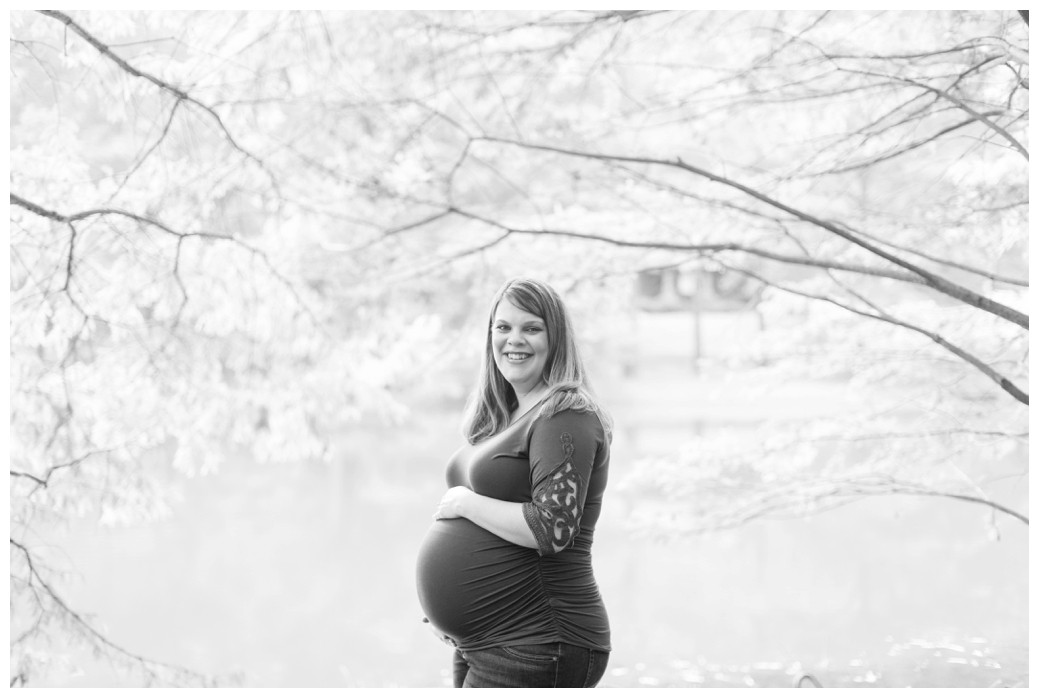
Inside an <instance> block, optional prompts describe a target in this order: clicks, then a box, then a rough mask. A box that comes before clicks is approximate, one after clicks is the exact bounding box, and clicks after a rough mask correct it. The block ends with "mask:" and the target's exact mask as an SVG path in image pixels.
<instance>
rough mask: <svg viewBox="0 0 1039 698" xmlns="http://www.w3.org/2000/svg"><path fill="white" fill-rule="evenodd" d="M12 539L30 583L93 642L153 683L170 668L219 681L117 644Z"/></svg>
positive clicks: (182, 676) (194, 679)
mask: <svg viewBox="0 0 1039 698" xmlns="http://www.w3.org/2000/svg"><path fill="white" fill-rule="evenodd" d="M10 541H11V547H13V548H14V549H15V550H17V551H19V552H20V553H21V554H22V557H23V559H24V560H25V563H26V566H27V567H28V570H29V578H28V580H27V584H28V586H29V587H36V586H39V587H40V588H41V589H42V590H43V591H44V593H45V594H46V596H47V598H48V599H49V600H50V601H51V602H52V603H53V604H54V605H55V606H56V607H57V608H58V610H59V611H60V612H61V614H62V615H63V616H64V617H65V618H67V619H69V620H71V621H72V623H73V625H74V626H75V627H76V628H78V630H79V631H80V632H81V633H83V634H84V635H85V636H86V637H88V638H89V639H90V640H91V641H93V642H95V643H97V644H98V645H101V646H103V647H105V648H107V649H109V650H112V651H113V652H115V653H116V654H117V655H118V656H120V657H123V658H124V659H126V660H129V661H130V662H131V663H133V664H134V665H136V666H137V667H138V668H139V669H140V670H141V671H143V672H144V674H145V676H146V677H147V678H148V680H149V682H151V681H153V680H155V679H158V678H159V673H158V672H159V670H166V671H170V672H172V673H173V674H174V675H175V676H177V677H179V678H180V679H182V680H184V679H186V680H189V681H192V682H195V683H200V684H202V685H204V686H215V685H216V681H215V680H214V679H213V678H211V677H208V676H205V675H204V674H200V673H198V672H195V671H191V670H190V669H185V668H184V667H179V666H175V665H173V664H166V663H164V662H159V661H156V660H154V659H148V658H146V657H142V656H141V655H138V654H134V653H133V652H130V651H129V650H126V649H124V648H123V647H121V646H120V645H117V644H116V643H115V642H113V641H112V640H110V639H108V637H106V636H105V635H103V634H101V633H100V632H98V631H97V629H95V628H94V626H92V625H91V624H90V623H88V622H87V621H86V620H85V619H84V618H83V617H82V616H81V615H79V614H78V613H76V612H75V611H74V610H72V608H70V607H69V605H68V604H67V603H66V602H65V600H64V599H63V598H62V597H61V595H59V594H58V593H57V592H56V591H55V590H54V588H53V587H52V586H51V585H50V584H49V583H48V582H47V581H46V580H45V579H44V578H43V576H42V575H41V574H40V572H39V570H38V569H37V565H36V563H35V560H34V558H33V556H32V554H31V553H30V552H29V549H28V548H27V547H26V546H25V545H23V544H22V543H19V542H18V541H16V540H15V539H14V538H10Z"/></svg>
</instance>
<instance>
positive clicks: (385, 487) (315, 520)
mask: <svg viewBox="0 0 1039 698" xmlns="http://www.w3.org/2000/svg"><path fill="white" fill-rule="evenodd" d="M712 381H715V382H716V380H715V379H714V378H712V377H711V376H710V375H709V374H707V373H705V372H701V373H699V374H697V373H694V372H692V371H690V370H689V369H688V367H687V366H686V367H682V366H676V365H674V364H668V363H666V362H665V363H663V364H659V365H657V366H656V368H651V367H644V368H643V369H641V370H640V371H638V372H636V373H635V374H633V375H629V376H628V377H627V378H624V379H618V380H616V381H610V382H607V383H605V384H603V385H601V386H600V388H601V390H600V392H601V393H602V394H603V397H604V399H605V401H606V403H607V404H608V405H609V406H610V408H611V409H612V411H613V413H614V416H615V418H616V422H617V431H616V435H615V442H614V451H613V461H612V465H611V478H612V481H615V482H616V481H619V480H620V479H621V478H622V477H623V475H624V473H625V470H626V468H628V467H630V464H631V463H633V462H634V461H635V460H636V459H638V458H640V457H643V456H645V455H649V454H653V453H655V452H666V451H667V450H668V449H672V448H675V447H677V446H678V445H679V444H681V443H682V442H683V441H684V440H685V439H687V438H688V437H689V436H690V435H692V434H696V433H703V432H704V431H707V430H711V429H715V428H718V427H719V426H720V425H724V426H726V427H727V428H732V427H733V425H736V426H737V427H740V425H742V427H740V428H742V429H743V430H744V431H745V433H746V435H747V438H748V439H753V438H754V434H755V425H756V424H758V423H759V420H760V418H761V417H762V416H763V415H769V414H772V415H774V414H775V413H776V412H781V411H785V412H786V414H788V415H790V416H792V418H795V419H796V418H804V417H807V416H811V415H813V414H816V413H820V412H827V411H829V412H838V411H841V410H847V409H850V405H851V404H853V403H854V402H855V400H854V399H853V398H854V396H852V395H850V394H849V391H848V389H847V387H846V386H843V385H840V384H835V383H821V382H820V383H809V382H799V383H790V384H788V385H785V386H781V387H779V388H777V389H775V390H774V391H773V392H772V393H771V399H770V400H757V401H754V402H753V403H752V404H751V403H750V402H749V401H748V400H746V399H745V397H744V396H745V395H746V392H747V386H741V385H740V384H739V383H736V384H731V383H730V384H728V385H726V386H725V391H724V395H726V396H727V397H725V398H716V399H710V400H708V399H705V398H704V397H703V396H705V395H712V394H717V393H718V390H717V389H718V387H719V386H718V385H716V384H712ZM410 407H411V416H410V417H409V418H407V419H406V420H405V422H404V423H403V424H402V425H400V426H397V427H389V426H386V425H384V424H380V423H378V422H377V421H375V420H372V421H366V422H363V423H360V424H358V425H357V426H356V427H355V428H353V429H352V430H350V431H349V432H347V433H343V434H340V435H339V437H338V438H337V440H336V446H337V450H336V453H335V455H334V457H333V458H332V459H331V462H330V463H326V464H322V463H296V464H284V465H281V466H268V465H257V464H255V463H252V462H249V460H248V459H247V458H245V457H243V456H242V455H241V454H234V453H232V454H230V456H229V458H228V461H227V463H226V464H225V465H224V466H222V467H221V468H220V470H219V471H218V472H217V473H215V474H213V475H209V476H203V477H197V478H194V479H190V480H187V481H186V482H183V490H182V492H183V496H182V500H181V501H180V503H179V504H178V505H177V506H176V507H175V508H174V511H173V512H172V515H171V516H170V517H169V518H167V519H165V520H162V521H160V522H157V523H152V524H141V525H134V526H130V527H125V528H119V527H115V528H101V527H96V526H94V525H80V526H77V527H76V528H74V529H73V530H63V531H54V532H52V535H51V536H50V541H51V542H52V543H53V544H54V545H55V546H56V547H58V548H60V549H62V550H63V551H66V552H67V554H68V559H67V566H68V568H69V569H72V570H74V571H75V573H76V575H74V576H73V577H70V578H69V579H67V580H66V586H65V589H66V593H67V597H68V600H69V601H70V602H71V603H73V604H75V606H76V607H78V608H81V609H87V610H89V611H90V612H92V613H94V614H96V620H97V621H98V623H99V625H100V626H101V627H102V628H104V629H106V630H107V632H108V634H109V637H110V638H111V639H113V641H115V642H117V643H118V644H121V645H122V646H125V647H132V648H134V650H135V651H136V652H138V653H140V654H142V655H144V656H146V657H150V658H156V659H161V660H162V661H166V662H170V663H174V664H181V665H184V666H187V667H190V668H192V669H195V670H198V671H203V672H211V673H213V674H217V675H224V676H226V675H228V674H232V673H233V674H237V675H238V676H237V679H236V680H237V681H239V682H241V684H242V685H246V686H303V687H308V686H313V687H319V686H406V687H407V686H411V687H422V686H446V685H449V680H450V676H449V672H448V667H449V660H450V654H451V650H450V648H448V647H446V646H444V645H442V644H441V643H439V642H438V641H437V640H436V639H435V638H434V637H433V635H432V634H431V633H430V632H429V630H428V626H426V625H424V624H422V623H421V622H420V619H421V617H422V612H421V609H420V608H419V606H418V602H417V599H416V594H415V583H414V578H415V574H414V561H415V555H416V552H417V549H418V546H419V543H420V541H421V540H422V537H423V535H424V534H425V532H426V529H427V528H428V526H429V525H430V522H431V515H432V511H433V508H434V506H435V504H436V502H437V501H438V500H439V497H440V495H441V493H442V491H443V489H444V486H445V485H444V474H443V467H444V464H445V462H446V460H447V457H448V456H449V455H450V454H451V453H452V452H453V451H454V450H455V449H456V448H457V447H458V445H459V444H460V443H461V441H460V438H461V437H460V435H459V427H458V423H459V418H460V412H461V403H460V402H459V401H458V400H457V399H451V398H437V397H436V396H435V395H432V396H431V395H428V394H426V395H416V396H414V398H413V400H412V402H411V404H410ZM1018 455H1019V456H1020V458H1018V459H1017V460H1018V461H1020V460H1021V458H1023V457H1024V454H1023V452H1022V453H1021V454H1018ZM169 457H170V454H168V453H156V454H154V462H153V463H151V464H150V466H149V467H151V468H153V469H154V470H155V472H165V473H166V477H167V478H168V483H169V485H170V486H173V485H174V483H176V482H179V481H181V480H182V476H181V475H178V474H176V473H175V472H174V471H173V470H172V469H170V468H169V465H168V461H169ZM1022 463H1023V461H1022V462H1018V463H1017V465H1018V466H1020V465H1021V464H1022ZM1012 465H1013V464H1012ZM1005 485H1006V486H1005V488H1004V491H1003V492H1002V494H1001V497H1003V499H1002V501H1005V502H1007V503H1009V504H1016V505H1017V506H1019V507H1020V508H1021V510H1026V507H1027V491H1026V490H1027V488H1026V487H1021V486H1020V481H1015V480H1014V479H1008V480H1007V481H1006V483H1005ZM652 506H654V503H653V502H650V501H640V500H639V499H637V496H636V495H633V494H631V493H630V492H627V491H616V492H611V491H609V490H608V492H607V499H606V502H605V507H604V513H603V516H602V519H601V522H600V526H599V528H598V530H597V532H596V536H597V537H596V544H595V548H594V562H595V567H596V572H597V576H598V579H599V583H600V587H601V591H602V594H603V596H604V598H605V601H606V604H607V607H608V609H609V612H610V616H611V621H612V626H613V643H614V651H613V654H612V657H611V660H610V666H609V669H608V671H607V674H606V676H605V678H604V680H603V682H602V684H601V685H603V686H769V685H772V686H790V685H793V682H794V681H795V680H796V678H797V677H798V676H800V675H801V674H802V673H811V674H813V675H814V676H816V677H817V678H819V680H820V681H821V682H822V683H823V684H824V685H831V686H832V685H844V686H854V685H874V686H897V685H903V686H904V685H913V686H990V685H1022V684H1026V683H1027V642H1028V639H1027V631H1028V621H1027V608H1028V587H1027V579H1028V574H1027V571H1028V555H1027V551H1028V544H1027V527H1026V526H1024V525H1022V524H1021V523H1020V522H1017V521H1014V520H1012V519H1009V518H1006V517H998V518H995V519H994V518H993V517H992V515H991V512H990V511H989V510H988V509H987V508H984V507H979V506H977V505H974V504H969V503H962V502H955V501H951V500H944V499H939V498H926V497H920V498H914V497H908V496H898V495H893V496H885V497H873V498H867V499H863V500H862V501H859V502H855V503H852V504H848V505H846V506H843V507H839V508H836V509H833V510H831V511H828V512H824V513H821V514H817V515H815V516H813V517H810V518H805V519H790V520H767V519H763V520H757V521H753V522H751V523H749V524H747V525H744V526H742V527H739V528H736V529H732V530H727V531H721V532H717V533H713V534H708V535H700V536H694V537H685V538H676V539H663V538H661V539H654V540H648V539H646V538H645V537H643V536H639V535H636V534H634V533H633V532H632V531H631V530H630V529H629V527H628V526H627V525H626V522H627V520H628V515H629V514H630V513H631V512H632V511H635V510H636V509H638V508H639V507H652ZM77 575H78V577H77ZM70 659H72V660H74V661H75V662H76V663H79V664H80V666H81V667H82V668H81V669H80V670H78V671H77V672H75V673H73V674H71V675H68V676H66V677H64V678H60V677H57V678H52V679H51V683H50V684H49V685H66V686H107V685H123V683H124V682H125V685H134V683H135V680H134V679H132V678H120V675H119V674H118V673H117V672H115V671H113V670H112V669H111V668H110V667H107V666H106V665H104V664H99V663H94V662H91V661H89V659H88V658H87V657H84V656H81V655H70Z"/></svg>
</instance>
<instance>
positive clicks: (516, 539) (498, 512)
mask: <svg viewBox="0 0 1039 698" xmlns="http://www.w3.org/2000/svg"><path fill="white" fill-rule="evenodd" d="M439 519H468V520H469V521H472V522H473V523H474V524H476V525H477V526H479V527H480V528H482V529H484V530H486V531H490V532H491V533H493V534H494V535H496V536H498V537H499V538H504V539H505V540H507V541H509V542H510V543H515V544H516V545H521V546H523V547H524V548H534V549H537V547H538V542H537V539H536V538H534V533H533V532H532V531H531V530H530V526H529V525H528V524H527V521H526V519H525V518H524V516H523V506H522V504H520V503H519V502H504V501H502V500H500V499H494V498H493V497H486V496H484V495H482V494H477V493H476V492H473V491H472V490H471V489H469V488H468V487H461V486H458V487H452V488H451V489H449V490H448V491H447V492H445V493H444V496H443V497H442V498H441V499H440V504H439V505H438V506H437V510H436V511H435V512H434V513H433V520H434V521H436V520H439Z"/></svg>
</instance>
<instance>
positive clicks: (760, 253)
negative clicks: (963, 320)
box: [412, 208, 924, 284]
mask: <svg viewBox="0 0 1039 698" xmlns="http://www.w3.org/2000/svg"><path fill="white" fill-rule="evenodd" d="M449 211H450V212H452V213H454V214H456V215H458V216H461V217H463V218H469V219H471V220H475V221H479V222H481V223H484V224H486V225H489V226H492V227H495V228H499V229H501V230H506V231H508V232H510V233H520V234H523V235H552V236H556V237H566V238H573V239H577V240H591V241H595V242H605V243H608V244H610V245H614V246H616V247H629V248H637V249H654V250H672V251H676V252H703V253H712V252H744V253H746V254H750V255H754V256H756V257H761V258H763V259H771V260H773V261H777V262H783V263H785V264H796V265H801V266H810V267H817V268H819V269H834V270H837V271H848V272H854V273H856V274H866V275H869V276H878V277H883V278H888V279H895V280H897V281H905V282H906V283H913V284H924V282H923V281H921V280H920V279H919V278H918V277H915V276H913V275H911V274H904V273H901V272H898V271H891V270H887V269H878V268H875V267H866V266H862V265H858V264H845V263H842V262H836V261H832V260H818V259H810V258H808V257H792V256H790V255H782V254H778V253H775V252H770V251H768V250H762V249H759V248H755V247H748V246H746V245H740V244H737V243H731V242H724V243H708V244H701V245H697V244H690V243H680V242H665V241H659V240H658V241H652V240H620V239H617V238H612V237H609V236H606V235H597V234H594V233H577V232H572V231H567V230H551V229H547V228H545V229H541V228H517V227H514V226H509V225H505V224H504V223H499V222H498V221H494V220H491V219H489V218H485V217H483V216H479V215H477V214H475V213H469V212H466V211H463V210H461V209H457V208H451V209H449ZM412 227H414V226H412Z"/></svg>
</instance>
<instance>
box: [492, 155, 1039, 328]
mask: <svg viewBox="0 0 1039 698" xmlns="http://www.w3.org/2000/svg"><path fill="white" fill-rule="evenodd" d="M473 140H482V141H489V142H495V143H504V144H508V145H514V146H517V147H520V148H525V149H529V150H541V151H545V152H552V153H558V154H561V155H568V156H572V157H580V158H586V159H592V160H601V161H609V162H613V161H616V162H632V163H642V164H646V165H660V166H664V167H672V168H677V169H680V170H684V171H686V172H690V173H692V174H695V175H697V176H700V177H703V178H705V179H708V180H710V181H712V182H717V183H718V184H722V185H724V186H727V187H731V188H733V189H737V190H738V191H742V192H743V193H745V194H747V195H748V196H750V197H752V198H755V199H757V200H759V201H761V202H763V203H765V204H768V205H769V206H771V207H773V208H776V209H779V210H780V211H784V212H786V213H788V214H790V215H792V216H794V217H796V218H799V219H801V220H803V221H805V222H806V223H811V224H812V225H815V226H816V227H819V228H822V229H823V230H826V231H829V232H831V233H833V234H834V235H837V236H838V237H841V238H843V239H845V240H847V241H848V242H850V243H851V244H853V245H856V246H857V247H861V248H862V249H864V250H867V251H869V252H871V253H873V254H875V255H877V256H878V257H881V258H882V259H885V260H887V261H889V262H891V263H893V264H895V265H897V266H900V267H902V268H904V269H907V270H909V271H911V272H913V273H914V274H918V275H919V276H920V277H921V278H923V279H924V280H925V283H926V285H927V286H930V287H931V288H933V289H934V290H936V291H939V292H940V293H943V294H945V295H947V296H951V297H953V298H956V299H957V300H960V301H963V302H964V303H967V304H968V305H972V306H974V307H976V308H979V309H981V310H984V311H985V312H988V313H992V314H993V315H996V316H997V317H1001V318H1003V319H1004V320H1009V321H1010V322H1013V323H1014V324H1016V325H1019V326H1021V327H1024V328H1026V329H1027V328H1028V316H1027V315H1026V314H1025V313H1022V312H1021V311H1019V310H1015V309H1013V308H1010V307H1008V306H1005V305H1003V304H1002V303H998V302H996V301H994V300H992V299H991V298H987V297H986V296H983V295H982V294H980V293H977V292H975V291H972V290H970V289H968V288H965V287H963V286H960V285H959V284H956V283H953V282H952V281H949V280H948V279H946V278H944V277H942V276H939V275H938V274H935V273H934V272H930V271H927V270H925V269H922V268H920V267H918V266H917V265H915V264H912V263H910V262H908V261H906V260H904V259H902V258H900V257H898V256H896V255H893V254H890V253H888V252H886V251H884V250H882V249H880V248H878V247H876V246H874V245H872V244H870V243H868V242H866V241H865V240H861V239H859V238H858V237H857V236H855V235H853V234H852V233H850V232H849V231H848V230H847V229H846V228H844V227H842V226H839V225H836V224H834V223H832V222H830V221H825V220H822V219H820V218H818V217H817V216H813V215H812V214H810V213H807V212H805V211H800V210H798V209H796V208H794V207H792V206H789V205H787V204H784V203H782V202H780V201H777V200H776V199H773V198H771V197H769V196H767V195H765V194H763V193H761V192H759V191H757V190H756V189H754V188H752V187H749V186H747V185H745V184H742V183H740V182H737V181H734V180H732V179H729V178H727V177H723V176H721V175H718V174H714V173H713V172H709V171H708V170H705V169H703V168H700V167H696V166H693V165H689V164H688V163H686V162H683V161H682V159H681V158H676V159H675V160H662V159H659V158H650V157H633V156H626V155H608V154H604V153H589V152H584V151H579V150H573V149H569V148H560V147H556V146H549V145H540V144H535V143H524V142H521V141H514V140H510V139H507V138H496V137H490V136H477V137H475V138H474V139H473Z"/></svg>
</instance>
